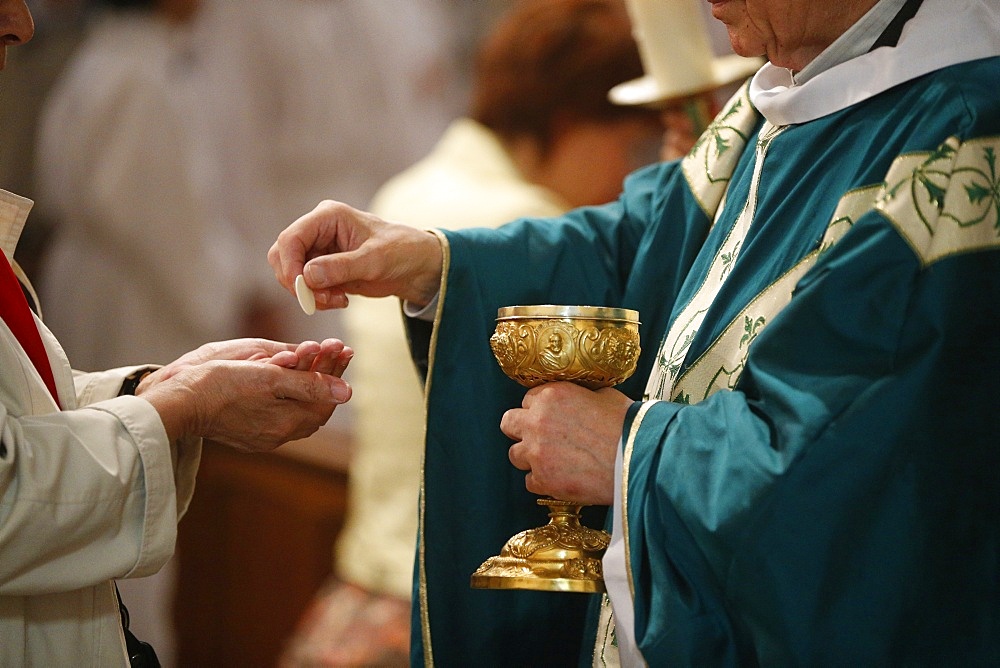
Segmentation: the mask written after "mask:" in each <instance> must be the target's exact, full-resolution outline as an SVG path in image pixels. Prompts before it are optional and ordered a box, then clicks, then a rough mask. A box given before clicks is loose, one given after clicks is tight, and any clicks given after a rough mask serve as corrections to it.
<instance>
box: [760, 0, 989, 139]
mask: <svg viewBox="0 0 1000 668" xmlns="http://www.w3.org/2000/svg"><path fill="white" fill-rule="evenodd" d="M866 17H867V15H866ZM997 26H1000V3H998V2H996V0H924V3H923V4H922V5H921V7H920V10H919V11H918V12H917V14H916V16H914V17H913V18H912V19H910V20H909V21H908V22H907V23H906V26H905V27H904V28H903V32H902V34H901V35H900V37H899V43H898V44H897V45H896V46H895V47H891V48H890V47H880V48H878V49H875V50H873V51H871V52H868V53H864V54H862V55H859V56H856V57H854V58H850V59H849V60H847V61H845V62H842V63H839V64H837V65H834V66H833V67H830V68H828V69H826V70H824V71H822V72H819V73H817V74H814V75H813V76H812V77H811V78H809V79H808V80H807V81H805V82H804V83H802V84H801V85H795V84H793V83H791V82H790V80H789V75H788V70H786V69H785V68H782V67H775V66H774V65H771V64H770V63H767V64H765V65H764V66H763V67H762V68H761V69H760V71H758V72H757V74H756V75H754V78H753V80H752V81H751V82H750V100H751V102H752V103H753V105H754V107H756V108H757V110H758V111H760V113H761V114H763V115H764V117H765V118H766V119H767V120H768V121H769V122H771V123H772V124H774V125H791V124H795V123H806V122H808V121H812V120H816V119H817V118H822V117H823V116H827V115H829V114H832V113H834V112H837V111H840V110H841V109H846V108H847V107H849V106H851V105H853V104H857V103H859V102H862V101H864V100H867V99H869V98H871V97H874V96H875V95H878V94H879V93H882V92H884V91H886V90H888V89H890V88H892V87H893V86H896V85H899V84H901V83H904V82H906V81H910V80H912V79H915V78H917V77H919V76H922V75H924V74H928V73H930V72H934V71H936V70H939V69H942V68H944V67H948V66H949V65H956V64H958V63H965V62H970V61H973V60H979V59H980V58H988V57H990V56H998V55H1000V31H998V28H997ZM835 44H836V43H835ZM831 46H833V45H831ZM943 47H947V48H943ZM824 53H825V52H824ZM819 57H823V54H820V56H819Z"/></svg>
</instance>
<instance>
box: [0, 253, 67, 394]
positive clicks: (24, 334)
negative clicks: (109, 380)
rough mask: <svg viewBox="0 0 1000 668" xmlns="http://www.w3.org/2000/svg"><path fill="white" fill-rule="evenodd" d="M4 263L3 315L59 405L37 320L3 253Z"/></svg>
mask: <svg viewBox="0 0 1000 668" xmlns="http://www.w3.org/2000/svg"><path fill="white" fill-rule="evenodd" d="M0 257H2V258H3V261H2V262H0V315H2V316H3V321H4V322H5V323H6V324H7V326H8V327H9V328H10V330H11V331H12V332H14V336H16V337H17V340H18V343H20V344H21V347H22V348H24V352H26V353H28V357H29V358H30V359H31V362H32V364H34V365H35V368H36V369H38V373H39V374H40V375H41V377H42V380H43V381H45V386H46V387H47V388H49V393H51V394H52V398H53V399H55V401H56V404H57V405H58V404H59V395H58V394H57V393H56V381H55V378H54V377H53V376H52V367H50V366H49V356H48V354H47V353H46V352H45V346H44V345H43V344H42V337H41V335H40V334H39V333H38V327H36V326H35V319H34V317H33V316H32V314H31V309H30V308H28V300H27V299H25V297H24V292H23V291H22V290H21V284H20V282H19V281H18V280H17V276H15V275H14V270H13V269H12V268H11V266H10V262H9V261H8V260H7V256H6V255H5V254H4V253H2V252H0Z"/></svg>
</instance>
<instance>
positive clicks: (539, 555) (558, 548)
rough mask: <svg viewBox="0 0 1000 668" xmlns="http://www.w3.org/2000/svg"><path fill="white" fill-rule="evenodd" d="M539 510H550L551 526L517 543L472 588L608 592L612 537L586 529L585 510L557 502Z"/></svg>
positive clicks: (514, 540)
mask: <svg viewBox="0 0 1000 668" xmlns="http://www.w3.org/2000/svg"><path fill="white" fill-rule="evenodd" d="M538 504H539V505H544V506H548V507H549V523H548V524H546V525H545V526H542V527H538V528H535V529H528V530H527V531H522V532H520V533H518V534H516V535H514V536H513V537H511V539H510V540H508V541H507V543H506V544H505V545H504V546H503V549H502V550H501V551H500V554H499V555H497V556H495V557H490V558H489V559H487V560H486V561H485V562H483V564H482V566H480V567H479V568H478V569H477V570H476V572H475V573H473V574H472V579H471V586H472V588H473V589H533V590H536V591H564V592H577V593H583V594H599V593H602V592H604V591H605V588H604V573H603V570H602V568H601V557H603V556H604V552H605V550H606V549H607V547H608V543H609V542H610V541H611V537H610V536H609V535H608V534H607V532H605V531H599V530H595V529H590V528H588V527H585V526H583V525H581V524H580V509H581V508H582V507H583V506H582V505H581V504H578V503H574V502H572V501H560V500H557V499H538Z"/></svg>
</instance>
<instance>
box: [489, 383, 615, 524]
mask: <svg viewBox="0 0 1000 668" xmlns="http://www.w3.org/2000/svg"><path fill="white" fill-rule="evenodd" d="M631 405H632V400H631V399H630V398H628V397H627V396H625V395H624V394H622V393H621V392H619V391H618V390H614V389H611V388H605V389H601V390H596V391H593V390H588V389H586V388H584V387H580V386H579V385H575V384H573V383H568V382H553V383H545V384H544V385H539V386H538V387H533V388H532V389H530V390H528V392H527V394H525V395H524V400H523V401H522V403H521V408H512V409H511V410H509V411H507V412H506V413H504V415H503V418H502V420H501V421H500V429H501V430H502V431H503V432H504V433H505V434H507V436H509V437H510V438H512V439H513V440H514V441H516V443H514V445H512V446H511V447H510V450H509V452H508V457H509V458H510V462H511V464H513V465H514V466H515V467H516V468H518V469H520V470H522V471H527V474H526V475H525V477H524V484H525V487H526V488H527V490H528V491H529V492H533V493H535V494H542V495H549V496H552V497H555V498H557V499H562V500H564V501H576V502H579V503H586V504H593V505H610V504H611V503H612V502H613V500H614V466H615V455H616V454H617V448H618V443H619V441H620V439H621V434H622V428H623V425H624V423H625V415H626V413H627V412H628V409H629V406H631Z"/></svg>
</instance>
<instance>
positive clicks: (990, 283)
mask: <svg viewBox="0 0 1000 668" xmlns="http://www.w3.org/2000/svg"><path fill="white" fill-rule="evenodd" d="M998 91H1000V58H989V59H983V60H978V61H973V62H969V63H965V64H962V65H955V66H951V67H948V68H945V69H942V70H939V71H937V72H935V73H932V74H929V75H925V76H922V77H920V78H919V79H916V80H915V81H913V82H910V83H908V84H906V85H902V86H897V87H894V88H890V89H889V90H887V91H885V92H883V93H880V94H878V95H876V96H874V97H872V98H871V99H868V100H866V101H863V102H860V103H858V104H854V105H853V106H849V107H847V108H846V109H842V110H840V111H837V112H835V113H831V114H829V115H826V116H823V117H822V118H819V119H817V120H813V121H810V122H806V123H801V124H797V125H787V126H780V127H775V126H772V125H770V124H766V123H764V122H763V119H762V118H761V117H760V116H759V115H758V114H757V113H756V112H755V110H754V109H753V108H752V107H751V105H750V103H749V99H748V97H747V95H746V92H745V91H744V92H741V93H740V94H738V95H737V96H736V97H734V99H733V100H732V101H731V102H730V104H729V105H728V107H727V108H726V109H725V110H724V111H723V113H722V114H721V115H720V116H719V117H718V118H717V119H716V122H715V123H714V124H713V125H712V127H711V128H709V130H708V131H707V132H706V134H705V135H704V136H703V137H702V138H701V140H700V141H699V144H698V145H697V146H696V148H695V149H694V151H693V152H692V153H691V155H689V156H688V157H687V158H685V160H684V161H682V162H675V163H666V164H660V165H656V166H653V167H650V168H647V169H645V170H643V171H640V172H638V173H636V174H634V175H632V176H631V177H630V178H629V179H628V181H627V182H626V184H625V188H624V192H623V194H622V196H621V198H620V199H619V201H617V202H615V203H612V204H609V205H606V206H603V207H592V208H584V209H578V210H576V211H573V212H571V213H569V214H567V215H566V216H564V217H560V218H557V219H551V220H520V221H515V222H513V223H511V224H509V225H507V226H505V227H502V228H500V229H498V230H485V229H484V230H464V231H461V232H448V233H446V235H447V242H448V243H447V254H446V270H445V276H444V281H443V285H442V294H441V301H440V304H439V311H438V316H437V319H436V324H435V329H434V335H433V337H432V339H431V346H430V360H429V362H430V363H429V377H428V385H427V390H428V394H427V407H428V422H427V444H426V454H425V461H424V483H423V489H422V498H421V525H420V543H419V548H418V554H417V564H416V565H417V569H416V574H415V597H414V601H415V603H416V605H415V606H414V624H415V626H414V646H413V660H414V664H415V665H422V664H427V665H430V664H437V665H441V666H471V665H491V666H493V665H496V666H536V665H538V666H542V665H545V666H558V665H578V664H583V665H590V663H591V660H592V651H593V648H594V637H595V627H596V623H597V622H596V610H597V607H598V604H599V602H600V598H599V597H597V596H592V595H586V594H570V593H542V592H522V591H512V590H504V591H484V590H473V589H471V588H470V587H469V576H470V575H471V574H472V572H473V571H474V570H475V569H476V568H477V567H478V566H479V565H480V564H481V563H482V562H483V561H484V560H486V559H487V558H488V557H490V556H493V555H495V554H497V553H498V551H499V550H500V548H501V546H502V545H503V544H504V542H505V541H506V540H507V539H508V538H509V537H510V536H511V535H513V534H514V533H516V532H518V531H521V530H524V529H527V528H530V527H535V526H539V525H541V524H544V523H545V521H546V516H545V512H544V509H542V508H540V507H539V506H537V505H536V503H535V500H536V497H535V496H534V495H532V494H530V493H528V492H527V491H525V489H524V474H523V472H521V471H518V470H516V469H515V468H514V467H513V466H511V465H510V463H509V461H508V459H507V450H508V447H509V446H510V440H509V439H508V438H506V437H505V436H504V435H503V434H502V433H501V432H500V429H499V423H500V418H501V416H502V414H503V412H504V411H505V410H507V409H508V408H511V407H514V406H518V405H520V402H521V398H522V397H523V395H524V389H523V388H522V387H520V386H518V385H516V384H515V383H514V382H513V381H511V380H510V379H508V378H507V377H506V376H504V375H503V373H502V372H501V371H500V369H499V367H498V366H497V364H496V362H495V360H494V359H493V357H492V354H491V352H490V348H489V337H490V334H491V333H492V332H493V329H494V325H495V321H494V319H495V317H496V312H497V309H498V308H499V307H502V306H509V305H516V304H542V303H554V304H584V305H599V306H616V307H623V308H630V309H636V310H638V311H639V314H640V319H641V321H642V325H641V327H640V333H641V344H642V350H643V352H642V356H641V358H640V364H639V369H638V370H637V372H636V373H635V375H634V376H633V377H632V378H631V379H630V380H628V381H626V383H624V384H623V385H622V386H620V387H619V389H621V390H622V391H624V392H625V393H626V394H628V395H629V396H631V397H632V398H634V399H635V400H636V404H634V406H633V410H632V411H631V412H630V415H629V420H628V422H627V424H626V425H625V429H624V432H623V442H624V448H625V452H624V455H623V456H624V462H625V477H624V494H623V496H624V510H625V514H624V517H615V518H613V521H614V522H615V523H616V524H618V525H619V527H621V526H624V527H625V528H626V529H627V533H626V536H627V543H626V556H627V558H628V565H629V567H628V576H629V579H630V583H631V586H632V592H633V597H634V611H635V636H636V640H637V642H638V645H639V648H640V649H641V651H642V652H643V655H644V657H645V659H646V661H647V662H648V663H649V665H651V666H664V665H694V666H716V665H754V664H762V665H770V666H788V665H827V664H834V665H845V666H846V665H851V666H855V665H900V664H913V663H916V664H921V665H944V664H948V665H955V664H959V665H987V664H993V665H996V664H997V662H998V661H1000V334H998V328H1000V165H998V163H997V160H998V153H1000V94H998ZM741 214H742V215H741ZM751 223H752V224H751ZM713 282H715V283H717V284H714V285H713ZM705 290H710V291H711V293H712V298H711V299H709V300H708V301H707V302H706V303H707V306H705V307H704V308H702V307H701V306H700V305H699V304H700V301H699V300H700V299H701V297H700V296H699V295H704V291H705ZM668 333H670V334H671V336H668ZM665 340H666V341H667V345H666V346H664V347H663V348H662V349H661V343H663V342H664V341H665ZM647 381H648V382H649V388H648V393H649V395H650V397H649V399H648V400H643V399H644V394H646V393H647ZM591 510H598V509H591ZM601 521H602V519H601V518H600V517H597V518H594V517H591V518H589V520H588V522H587V523H588V524H590V525H591V526H594V525H595V524H596V523H600V522H601Z"/></svg>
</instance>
